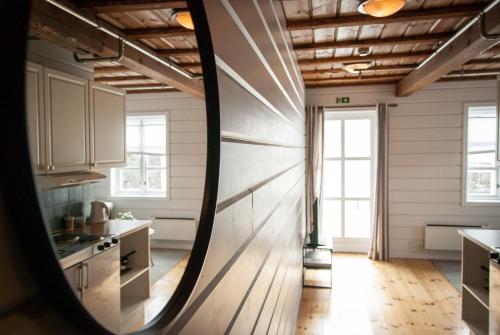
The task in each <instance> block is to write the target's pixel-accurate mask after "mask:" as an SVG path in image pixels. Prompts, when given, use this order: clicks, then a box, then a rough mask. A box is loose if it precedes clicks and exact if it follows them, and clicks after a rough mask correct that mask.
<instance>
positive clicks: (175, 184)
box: [26, 0, 207, 334]
mask: <svg viewBox="0 0 500 335" xmlns="http://www.w3.org/2000/svg"><path fill="white" fill-rule="evenodd" d="M92 3H97V2H92ZM82 4H84V3H83V2H81V1H74V3H71V2H67V1H52V0H51V1H43V0H37V1H34V2H33V11H32V17H31V21H30V32H29V36H28V54H27V60H28V61H27V63H26V89H27V95H26V99H27V100H26V113H27V120H28V133H29V143H30V151H31V155H32V164H33V171H34V173H35V174H36V176H35V177H36V178H35V179H36V181H37V184H38V192H39V199H40V204H41V207H42V210H43V214H44V217H45V221H46V222H45V224H46V226H47V228H48V230H49V232H50V234H51V236H52V240H53V242H54V248H55V252H56V254H57V257H58V258H59V261H60V265H61V267H62V268H63V269H64V272H65V274H66V278H67V281H68V284H69V285H70V286H71V287H72V288H73V291H74V293H75V295H76V296H77V297H78V299H79V300H80V301H81V303H82V304H83V305H84V306H85V308H86V309H87V310H88V312H89V313H90V314H92V315H93V316H94V318H95V319H96V320H97V321H98V322H100V323H101V324H102V325H103V326H105V327H106V328H108V329H109V330H110V331H112V332H113V333H122V334H123V333H129V332H133V331H136V330H138V329H140V328H142V327H144V326H146V325H147V323H148V322H149V321H150V320H152V319H153V318H154V317H155V316H156V315H158V313H159V312H160V311H161V310H162V309H163V308H164V307H165V305H166V304H167V302H168V301H169V299H170V297H171V296H172V294H173V292H174V291H175V289H176V288H177V286H178V284H179V281H180V279H181V277H182V275H183V273H184V270H185V268H186V265H187V263H188V261H189V257H190V253H191V250H192V248H193V244H194V240H195V235H196V231H197V227H198V221H199V216H200V211H201V204H202V199H203V189H204V176H205V165H206V143H207V140H206V114H205V102H204V100H203V89H202V87H203V85H202V69H201V64H200V57H199V54H198V49H197V43H196V38H195V35H194V31H193V28H194V26H193V22H192V20H191V16H190V13H189V11H188V10H187V9H186V8H169V4H170V6H172V4H174V5H175V6H176V7H179V5H178V3H175V2H169V1H166V2H164V3H163V4H160V5H155V6H154V8H153V7H152V8H148V6H146V5H137V4H133V3H132V2H127V3H125V4H121V5H118V2H109V4H106V3H105V2H99V4H100V5H99V7H91V6H86V5H82ZM77 5H79V6H77Z"/></svg>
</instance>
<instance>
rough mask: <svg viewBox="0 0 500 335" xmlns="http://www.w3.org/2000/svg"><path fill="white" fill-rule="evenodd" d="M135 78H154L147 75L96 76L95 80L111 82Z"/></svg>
mask: <svg viewBox="0 0 500 335" xmlns="http://www.w3.org/2000/svg"><path fill="white" fill-rule="evenodd" d="M133 80H152V79H151V78H149V77H146V76H116V77H98V78H94V81H97V82H100V83H111V82H118V81H133Z"/></svg>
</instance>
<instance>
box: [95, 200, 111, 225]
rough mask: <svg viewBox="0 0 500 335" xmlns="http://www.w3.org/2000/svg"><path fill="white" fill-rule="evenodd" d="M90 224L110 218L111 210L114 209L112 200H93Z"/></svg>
mask: <svg viewBox="0 0 500 335" xmlns="http://www.w3.org/2000/svg"><path fill="white" fill-rule="evenodd" d="M90 206H91V207H90V224H93V223H104V222H107V221H108V220H109V217H110V215H111V210H112V209H113V203H112V202H105V201H99V200H96V201H92V202H91V203H90Z"/></svg>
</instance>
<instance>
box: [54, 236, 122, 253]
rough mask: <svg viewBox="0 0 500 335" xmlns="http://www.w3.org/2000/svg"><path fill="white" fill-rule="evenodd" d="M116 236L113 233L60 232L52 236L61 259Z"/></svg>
mask: <svg viewBox="0 0 500 335" xmlns="http://www.w3.org/2000/svg"><path fill="white" fill-rule="evenodd" d="M114 237H115V235H111V234H103V235H91V234H83V233H82V234H75V233H59V234H56V235H53V236H52V238H53V240H54V243H55V244H56V248H57V256H58V258H59V260H62V259H63V258H66V257H68V256H71V255H73V254H75V253H77V252H80V251H82V250H85V249H93V248H94V247H95V245H96V244H97V243H98V242H104V241H107V240H109V239H111V238H114Z"/></svg>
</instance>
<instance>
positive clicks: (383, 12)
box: [358, 0, 406, 17]
mask: <svg viewBox="0 0 500 335" xmlns="http://www.w3.org/2000/svg"><path fill="white" fill-rule="evenodd" d="M405 3H406V0H360V1H359V5H358V12H360V13H362V14H368V15H370V16H375V17H386V16H391V15H392V14H394V13H396V12H398V11H399V10H400V9H401V8H403V7H404V5H405Z"/></svg>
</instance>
